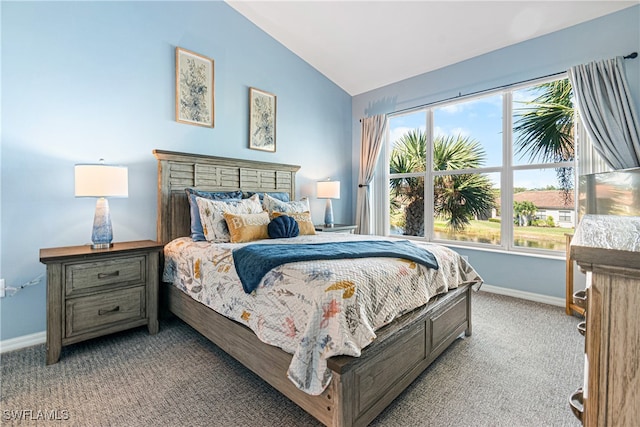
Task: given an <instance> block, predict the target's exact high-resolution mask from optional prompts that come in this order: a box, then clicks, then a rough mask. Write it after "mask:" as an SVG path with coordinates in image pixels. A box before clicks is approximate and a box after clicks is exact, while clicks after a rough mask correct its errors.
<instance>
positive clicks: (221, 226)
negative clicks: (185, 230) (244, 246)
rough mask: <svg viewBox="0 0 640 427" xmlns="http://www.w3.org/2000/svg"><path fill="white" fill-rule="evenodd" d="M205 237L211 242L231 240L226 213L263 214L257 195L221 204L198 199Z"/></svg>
mask: <svg viewBox="0 0 640 427" xmlns="http://www.w3.org/2000/svg"><path fill="white" fill-rule="evenodd" d="M196 203H197V204H198V211H199V212H200V219H201V221H202V229H203V232H204V237H205V239H206V240H207V241H209V242H215V243H224V242H229V241H230V240H231V236H230V235H229V228H228V227H227V222H226V221H225V219H224V213H225V212H229V213H237V214H244V213H261V212H262V205H261V204H260V200H259V199H258V196H257V195H253V196H251V197H249V198H248V199H242V200H231V201H227V202H220V201H216V200H208V199H203V198H202V197H196Z"/></svg>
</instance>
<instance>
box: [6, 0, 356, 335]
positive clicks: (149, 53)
mask: <svg viewBox="0 0 640 427" xmlns="http://www.w3.org/2000/svg"><path fill="white" fill-rule="evenodd" d="M0 5H1V6H0V7H1V8H2V9H1V12H2V18H1V19H2V146H1V149H2V155H1V157H0V158H1V162H2V163H1V165H2V172H1V177H2V194H1V231H0V233H1V234H0V236H1V237H2V246H1V249H0V250H1V262H0V277H4V278H5V279H6V281H7V285H8V286H14V287H15V286H19V285H21V284H23V283H25V282H27V281H29V280H31V279H33V278H34V277H37V276H38V275H40V274H43V273H44V272H45V268H44V266H43V265H42V264H40V263H39V260H38V258H39V249H40V248H45V247H57V246H66V245H78V244H85V243H88V242H89V241H90V235H91V227H92V221H93V212H94V207H95V201H93V200H90V199H75V198H74V195H73V187H74V183H73V165H74V164H75V163H80V162H94V161H97V160H98V159H99V158H101V157H103V158H105V159H106V161H107V162H108V163H116V164H123V165H127V166H128V167H129V198H127V199H113V200H112V201H111V202H110V206H111V215H112V221H113V227H114V240H116V241H125V240H138V239H155V237H156V224H155V218H156V160H155V158H154V157H153V155H152V153H151V151H152V150H153V149H154V148H160V149H165V150H173V151H183V152H191V153H201V154H210V155H217V156H224V157H236V158H247V159H254V160H262V161H272V162H279V163H291V164H298V165H301V166H302V168H301V170H300V172H299V174H298V180H297V191H298V196H299V197H300V196H311V197H312V214H313V217H314V219H315V220H316V222H321V221H322V218H323V210H324V203H323V202H322V201H320V200H316V199H315V181H316V180H318V179H324V178H326V177H329V176H330V177H332V178H334V179H339V180H340V181H341V182H342V198H341V200H336V201H334V204H333V205H334V210H335V216H336V221H338V222H351V221H352V220H353V209H354V208H353V206H352V204H351V203H350V202H349V201H350V199H351V187H352V186H351V179H352V176H351V117H350V116H351V97H350V96H349V95H348V94H347V93H346V92H344V91H343V90H341V89H340V88H339V87H338V86H336V85H335V84H333V83H332V82H330V81H329V80H328V79H326V78H325V77H324V76H323V75H321V74H320V73H319V72H317V71H316V70H314V69H313V68H312V67H310V66H309V65H308V64H307V63H305V62H303V61H302V60H301V59H300V58H299V57H297V56H296V55H294V54H293V53H291V52H290V51H289V50H287V49H285V48H284V47H283V46H282V45H280V44H279V43H277V42H276V41H274V40H273V39H272V38H271V37H269V36H268V35H266V34H265V33H264V32H262V31H261V30H259V29H258V28H257V27H255V26H254V25H253V24H251V23H250V22H249V21H248V20H246V19H245V18H243V17H242V16H241V15H239V14H238V13H236V12H235V11H234V10H233V9H232V8H230V7H229V6H227V5H226V4H225V3H222V2H7V1H3V2H2V3H0ZM176 46H179V47H183V48H185V49H189V50H192V51H194V52H197V53H199V54H202V55H205V56H208V57H210V58H213V59H214V60H215V107H216V112H215V128H214V129H211V128H203V127H198V126H190V125H186V124H179V123H177V122H176V121H175V120H174V117H175V116H174V102H175V99H174V75H175V68H174V55H175V47H176ZM250 86H252V87H257V88H260V89H263V90H266V91H269V92H272V93H275V94H276V95H277V97H278V98H277V99H278V105H277V152H276V153H275V154H273V153H265V152H260V151H255V150H249V149H248V148H247V146H248V143H247V141H248V130H247V129H248V90H249V89H248V88H249V87H250ZM45 295H46V288H45V285H44V281H43V282H42V283H40V284H39V285H37V286H34V287H30V288H26V289H24V290H22V291H20V292H19V293H18V294H16V295H15V296H13V297H9V298H4V299H2V300H0V311H1V313H0V340H5V339H9V338H13V337H18V336H22V335H26V334H30V333H35V332H40V331H43V330H44V329H45V324H46V323H45V313H46V309H45Z"/></svg>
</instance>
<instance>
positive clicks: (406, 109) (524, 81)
mask: <svg viewBox="0 0 640 427" xmlns="http://www.w3.org/2000/svg"><path fill="white" fill-rule="evenodd" d="M637 57H638V52H632V53H630V54H629V55H626V56H623V58H624V59H634V58H637ZM564 73H566V71H560V72H558V73H553V74H547V75H546V76H542V77H536V78H534V79H529V80H522V81H520V82H516V83H509V84H506V85H502V86H497V87H494V88H491V89H483V90H478V91H475V92H469V93H467V94H465V95H464V96H465V97H466V96H473V95H479V94H481V93H485V92H493V91H494V90H498V89H506V88H508V87H512V86H518V85H521V84H523V83H528V82H532V81H534V80H542V79H546V78H549V77H555V76H559V75H560V74H564ZM462 96H463V95H462V92H458V95H456V96H451V97H449V98H445V99H441V100H439V101H433V102H428V103H426V104H422V105H416V106H415V107H409V108H404V109H402V110H397V111H394V112H392V113H390V114H398V113H404V112H405V111H411V110H418V109H420V108H424V107H428V106H430V105H434V104H440V103H443V102H447V101H453V100H454V99H458V98H461V97H462ZM359 121H360V123H362V119H360V120H359Z"/></svg>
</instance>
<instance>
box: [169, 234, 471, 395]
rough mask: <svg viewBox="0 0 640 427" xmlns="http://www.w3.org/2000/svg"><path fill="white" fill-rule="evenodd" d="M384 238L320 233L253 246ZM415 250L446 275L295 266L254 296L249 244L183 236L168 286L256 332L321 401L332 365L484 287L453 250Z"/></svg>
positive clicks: (276, 273) (350, 264)
mask: <svg viewBox="0 0 640 427" xmlns="http://www.w3.org/2000/svg"><path fill="white" fill-rule="evenodd" d="M383 239H385V238H383V237H380V236H361V235H353V234H340V233H320V234H317V235H311V236H298V237H295V238H291V239H273V240H260V241H257V242H252V243H247V244H270V243H271V244H273V243H277V244H283V243H284V244H292V245H295V244H297V243H323V242H336V241H337V242H340V241H354V240H383ZM386 239H387V240H393V238H386ZM412 243H413V244H416V245H419V246H421V247H424V248H425V249H427V250H429V251H430V252H431V253H432V254H433V255H434V256H435V258H436V259H437V261H438V265H439V268H438V269H437V270H435V269H430V268H427V267H424V266H422V265H420V264H417V263H415V262H413V261H408V260H404V259H399V258H363V259H344V260H325V261H304V262H292V263H288V264H284V265H282V266H279V267H276V268H274V269H273V270H271V271H270V272H269V273H267V274H266V275H265V276H264V277H263V279H262V281H261V282H260V285H259V286H258V288H257V289H256V290H255V291H254V292H252V293H250V294H247V293H245V292H244V290H243V288H242V284H241V283H240V279H239V277H238V275H237V273H236V269H235V266H234V263H233V255H232V252H233V250H234V249H236V248H239V247H241V246H244V245H246V244H243V243H208V242H194V241H193V240H192V239H191V238H188V237H183V238H178V239H175V240H173V241H172V242H170V243H169V244H167V245H166V246H165V249H164V255H165V268H164V272H163V281H164V282H167V283H170V284H172V285H173V286H176V287H177V288H178V289H180V290H181V291H182V292H184V293H186V294H187V295H189V296H190V297H192V298H193V299H195V300H196V301H199V302H200V303H202V304H205V305H206V306H208V307H210V308H211V309H213V310H215V311H216V312H218V313H220V314H222V315H224V316H226V317H228V318H230V319H233V320H235V321H237V322H239V323H242V324H244V325H246V326H247V327H249V328H251V329H252V330H253V331H254V333H255V334H256V335H257V336H258V338H259V339H260V340H261V341H263V342H265V343H267V344H270V345H273V346H277V347H279V348H281V349H283V350H284V351H286V352H288V353H290V354H292V355H293V357H292V360H291V364H290V366H289V369H288V372H287V375H288V377H289V379H290V380H291V381H292V382H293V383H294V384H295V385H296V387H298V388H299V389H301V390H302V391H304V392H306V393H308V394H312V395H318V394H320V393H322V391H323V390H324V389H325V388H326V386H327V385H328V384H329V382H330V381H331V371H330V370H329V369H328V368H327V362H326V361H327V359H328V358H330V357H332V356H336V355H348V356H354V357H357V356H359V355H360V353H361V351H362V349H364V348H365V347H366V346H367V345H368V344H369V343H371V342H372V341H373V340H374V339H375V338H376V333H375V332H376V330H377V329H379V328H381V327H383V326H384V325H386V324H388V323H390V322H391V321H393V320H394V319H395V318H397V317H398V316H401V315H403V314H404V313H407V312H409V311H411V310H414V309H415V308H417V307H420V306H422V305H424V304H426V303H427V302H428V301H429V300H430V299H431V298H433V297H434V296H436V295H438V294H442V293H445V292H447V291H449V290H451V289H454V288H456V287H458V286H459V285H461V284H464V283H481V282H482V279H481V277H480V276H479V275H478V273H477V272H476V271H475V270H474V269H473V267H471V266H470V265H469V264H468V263H467V262H466V260H465V259H463V258H462V257H461V256H460V255H459V254H457V253H456V252H454V251H453V250H451V249H449V248H446V247H444V246H440V245H435V244H430V243H423V242H415V241H412Z"/></svg>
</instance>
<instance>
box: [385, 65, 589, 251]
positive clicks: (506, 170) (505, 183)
mask: <svg viewBox="0 0 640 427" xmlns="http://www.w3.org/2000/svg"><path fill="white" fill-rule="evenodd" d="M566 78H568V75H567V74H566V73H563V74H559V75H555V76H552V77H546V78H541V79H536V80H531V81H528V82H526V83H520V84H515V85H511V86H509V87H507V88H500V89H495V90H489V91H484V92H482V93H479V94H475V95H470V96H465V97H460V98H457V99H455V100H447V101H442V102H437V103H433V104H429V105H428V106H422V107H416V108H413V109H407V110H404V111H402V112H398V113H390V114H388V115H387V120H390V119H392V118H394V117H400V116H402V115H407V114H414V113H416V112H419V111H424V112H425V114H426V117H425V126H426V131H425V134H426V138H427V147H428V150H427V153H426V161H427V165H433V110H434V109H436V108H440V107H444V106H448V105H454V104H458V103H461V102H469V101H472V100H474V99H480V98H485V97H489V96H493V95H496V94H500V95H502V113H503V115H502V165H501V166H490V167H483V168H477V169H461V170H455V171H454V170H448V171H433V170H432V168H431V167H427V168H426V169H427V170H426V172H416V173H406V174H394V175H393V178H404V177H407V178H408V177H421V178H424V179H425V185H424V191H425V197H424V201H425V203H424V209H425V215H424V218H425V233H424V234H425V235H424V237H420V236H402V237H403V238H408V239H416V240H427V241H433V242H437V243H441V244H446V245H449V246H465V247H476V248H484V249H489V250H502V251H507V252H521V253H531V254H540V255H559V254H560V253H561V252H562V253H564V251H552V250H548V249H536V248H528V247H524V246H516V245H514V242H513V240H514V234H515V233H514V225H513V221H511V220H507V221H505V220H504V219H505V218H512V217H513V194H514V193H513V184H514V173H515V172H517V171H524V170H535V169H557V168H559V167H571V168H573V171H574V209H573V212H574V216H575V213H576V211H577V199H576V197H575V196H577V194H576V193H577V191H576V187H577V181H578V180H577V177H578V173H577V164H576V157H577V156H574V160H573V161H570V162H556V163H535V164H523V165H514V164H513V123H512V122H513V120H512V119H513V102H512V101H513V96H512V93H513V92H514V91H517V90H520V89H524V88H527V87H531V86H536V85H539V84H543V83H548V82H552V81H556V80H563V79H566ZM392 142H393V141H390V126H387V135H386V139H385V144H384V151H383V155H381V156H380V160H379V162H378V165H377V170H376V176H377V177H380V179H378V180H377V185H376V187H377V190H378V191H376V193H375V196H374V197H375V199H377V200H383V203H375V200H374V203H375V205H376V206H377V207H378V208H379V209H377V212H376V213H377V214H378V215H380V216H381V218H380V216H378V215H376V219H375V223H376V230H377V231H379V233H378V234H382V235H391V234H390V233H389V231H390V230H389V227H390V224H389V212H390V206H389V180H390V179H391V178H392V176H391V174H390V173H389V160H390V153H391V143H392ZM574 143H575V141H574ZM494 172H497V173H499V174H500V189H501V191H500V205H501V212H500V217H501V218H502V219H503V220H502V221H501V227H500V242H501V243H500V245H493V244H487V243H477V242H466V241H460V240H445V239H437V238H435V237H434V233H433V228H434V227H433V222H434V220H433V215H432V212H433V197H431V196H430V195H431V194H433V178H434V177H435V176H441V175H459V174H468V173H481V174H488V173H494ZM503 189H510V191H503ZM380 198H381V199H380ZM505 206H509V207H510V208H509V214H508V215H505V212H504V211H505V209H504V207H505ZM380 231H381V232H380Z"/></svg>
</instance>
